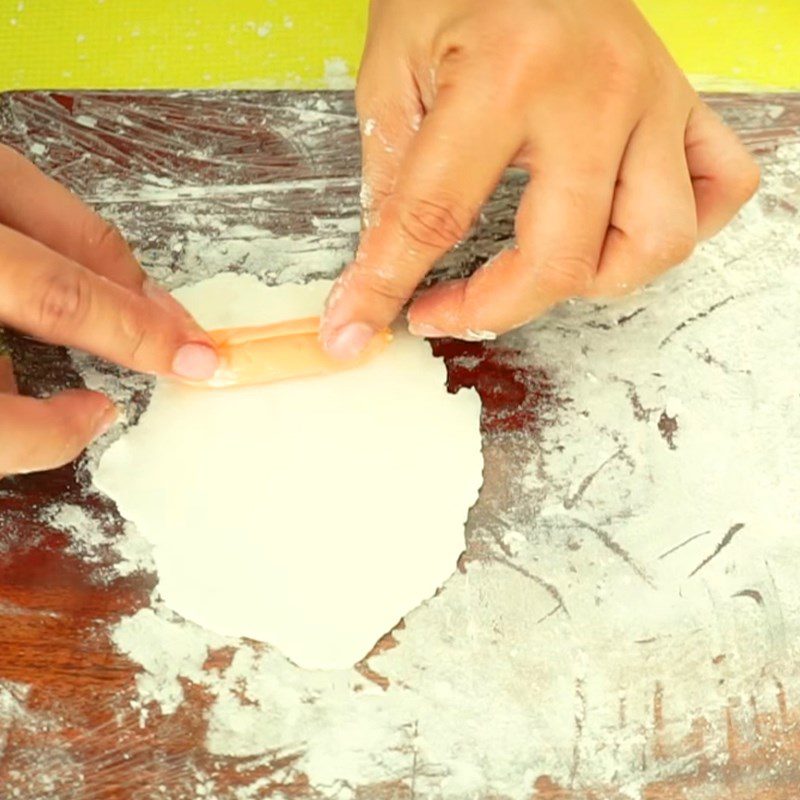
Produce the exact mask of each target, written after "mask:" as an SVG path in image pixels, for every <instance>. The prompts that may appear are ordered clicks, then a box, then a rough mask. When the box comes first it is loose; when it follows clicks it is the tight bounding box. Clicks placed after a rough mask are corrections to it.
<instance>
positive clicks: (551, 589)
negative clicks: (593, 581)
mask: <svg viewBox="0 0 800 800" xmlns="http://www.w3.org/2000/svg"><path fill="white" fill-rule="evenodd" d="M494 560H495V561H496V562H497V563H499V564H504V565H505V566H507V567H508V568H509V569H513V570H514V571H515V572H519V574H520V575H524V576H525V577H526V578H528V579H530V580H532V581H533V582H534V583H535V584H537V585H538V586H541V587H542V589H544V590H545V591H546V592H547V594H549V595H550V597H552V598H553V600H555V601H556V603H558V607H559V608H560V609H561V610H562V611H563V612H564V613H565V614H566V615H567V616H569V611H567V606H566V605H565V603H564V598H563V597H562V596H561V592H559V591H558V589H557V588H556V587H555V586H553V584H552V583H548V582H547V581H546V580H544V578H540V577H539V576H538V575H534V574H533V573H532V572H528V570H527V569H525V567H521V566H520V565H519V564H515V563H514V562H513V561H509V560H508V559H506V558H495V559H494ZM552 613H553V612H550V613H549V614H547V615H546V616H545V617H543V618H542V620H540V621H543V620H545V619H547V617H549V616H552Z"/></svg>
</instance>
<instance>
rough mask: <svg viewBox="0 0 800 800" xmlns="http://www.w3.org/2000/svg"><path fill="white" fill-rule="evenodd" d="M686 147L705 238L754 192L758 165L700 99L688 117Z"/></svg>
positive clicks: (698, 222)
mask: <svg viewBox="0 0 800 800" xmlns="http://www.w3.org/2000/svg"><path fill="white" fill-rule="evenodd" d="M685 148H686V162H687V164H688V167H689V174H690V175H691V179H692V185H693V188H694V197H695V204H696V206H697V228H698V235H699V237H700V238H701V239H707V238H709V237H711V236H713V235H714V234H715V233H717V232H718V231H719V230H721V229H722V228H724V227H725V225H727V224H728V222H730V220H731V219H732V218H733V217H734V215H735V214H736V213H737V212H738V210H739V209H740V208H741V207H742V206H743V205H744V204H745V203H746V202H747V201H748V200H749V199H750V198H751V197H752V196H753V195H754V194H755V192H756V189H758V182H759V170H758V165H757V164H756V162H755V161H754V160H753V158H752V156H751V155H750V154H749V153H748V152H747V150H746V149H745V147H744V145H743V144H742V142H741V140H740V139H739V137H738V136H737V135H736V134H735V133H734V132H733V131H732V130H731V129H730V128H729V127H728V126H727V125H725V123H724V122H723V121H722V120H721V119H720V118H719V117H718V116H717V115H716V114H715V113H714V112H713V111H712V110H711V109H710V108H709V107H708V106H707V105H706V104H705V103H702V102H698V103H697V105H696V106H695V107H694V108H693V109H692V113H691V116H690V117H689V124H688V125H687V127H686V137H685Z"/></svg>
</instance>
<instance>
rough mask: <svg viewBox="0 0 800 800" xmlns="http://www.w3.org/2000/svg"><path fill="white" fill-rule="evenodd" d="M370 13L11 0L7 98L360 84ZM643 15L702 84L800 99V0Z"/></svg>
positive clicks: (668, 6)
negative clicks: (91, 91)
mask: <svg viewBox="0 0 800 800" xmlns="http://www.w3.org/2000/svg"><path fill="white" fill-rule="evenodd" d="M431 1H434V0H431ZM487 2H492V0H487ZM366 6H367V0H329V2H325V0H193V1H191V2H174V1H171V0H62V2H55V1H54V0H0V89H27V88H174V87H181V88H195V87H205V88H208V87H268V88H273V87H291V88H319V87H332V88H336V87H342V86H347V85H352V76H353V75H354V74H355V70H356V68H357V65H358V58H359V53H360V50H361V44H362V41H363V37H364V26H365V17H366ZM640 6H641V8H642V10H643V11H644V12H645V14H646V15H647V16H648V17H649V18H650V20H651V22H652V23H653V25H654V26H655V28H656V30H658V31H659V33H660V34H661V35H662V37H663V38H664V39H665V40H666V42H667V44H668V45H669V47H670V49H671V50H672V52H673V53H674V55H675V56H676V58H677V59H678V61H679V63H680V64H681V66H682V67H683V68H684V69H685V70H686V71H687V72H688V73H689V74H690V75H691V76H692V77H693V79H694V80H695V83H696V84H697V85H700V86H702V87H704V88H719V87H722V88H724V87H730V88H767V89H776V88H793V89H799V88H800V0H760V1H759V0H641V2H640Z"/></svg>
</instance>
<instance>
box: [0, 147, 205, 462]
mask: <svg viewBox="0 0 800 800" xmlns="http://www.w3.org/2000/svg"><path fill="white" fill-rule="evenodd" d="M0 187H2V193H0V325H3V324H5V325H8V326H10V327H13V328H16V329H18V330H20V331H23V332H24V333H27V334H30V335H32V336H35V337H37V338H38V339H42V340H43V341H46V342H51V343H53V344H58V345H66V346H68V347H76V348H80V349H82V350H86V351H88V352H91V353H94V354H95V355H98V356H101V357H103V358H107V359H109V360H111V361H115V362H117V363H119V364H122V365H124V366H126V367H130V368H132V369H135V370H139V371H141V372H149V373H155V374H159V375H174V376H178V377H183V378H191V379H195V380H204V379H207V378H209V377H211V375H212V374H213V373H214V372H215V371H216V369H217V366H218V357H217V354H216V352H215V350H214V348H213V345H212V344H211V340H210V339H209V337H208V336H207V334H206V333H205V332H204V331H203V330H202V329H201V328H200V327H199V326H198V325H197V323H196V322H195V321H194V320H193V319H192V318H191V317H190V316H189V314H188V313H187V312H186V311H185V310H184V309H183V308H182V307H181V306H180V305H179V304H178V303H177V302H176V301H175V300H173V299H172V298H171V297H170V295H169V294H168V293H167V292H166V291H165V290H164V289H162V288H160V287H159V286H157V285H156V284H155V283H153V282H152V281H151V280H150V279H148V278H147V275H146V274H145V272H144V271H143V270H142V268H141V267H140V266H139V264H138V263H137V261H136V259H135V258H134V256H133V254H132V252H131V250H130V248H129V247H128V245H127V244H126V242H125V240H124V239H123V237H122V236H121V235H120V233H119V232H118V231H117V230H116V228H114V227H113V226H112V225H110V224H109V223H108V222H106V221H104V220H103V219H102V218H101V217H100V216H98V215H97V214H96V213H95V212H93V211H92V210H91V209H89V208H88V207H86V206H85V205H84V204H83V203H82V202H81V201H80V200H79V199H78V198H77V197H76V196H75V195H73V194H71V193H70V192H69V191H68V190H67V189H66V188H64V187H63V186H61V185H60V184H58V183H56V182H55V181H53V180H51V179H50V178H48V177H46V176H45V175H43V174H42V173H41V172H40V171H39V170H38V169H37V168H36V167H35V166H34V165H33V164H31V163H30V162H29V161H26V160H25V159H24V158H23V157H22V156H21V155H20V154H19V153H17V152H16V151H14V150H11V149H10V148H8V147H4V146H2V145H0ZM116 417H117V411H116V408H115V407H114V404H113V403H112V402H111V401H110V400H109V399H108V398H107V397H105V396H104V395H102V394H100V393H98V392H92V391H88V390H83V389H81V390H69V391H65V392H61V393H60V394H57V395H54V396H53V397H49V398H47V399H36V398H32V397H21V396H20V395H18V394H17V391H16V384H15V381H14V376H13V371H12V369H11V364H10V360H9V358H8V357H7V356H3V355H2V353H0V477H2V476H3V475H8V474H13V473H23V472H37V471H39V470H45V469H51V468H53V467H57V466H61V465H62V464H66V463H67V462H69V461H71V460H72V459H74V458H75V457H76V456H77V455H78V454H79V453H80V452H81V451H82V450H83V449H84V447H86V445H87V444H89V442H91V441H92V440H93V439H95V438H96V437H97V436H99V435H101V434H102V433H104V432H105V431H106V430H108V428H109V427H110V426H111V425H112V424H113V423H114V421H115V419H116Z"/></svg>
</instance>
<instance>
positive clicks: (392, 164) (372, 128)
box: [356, 57, 423, 227]
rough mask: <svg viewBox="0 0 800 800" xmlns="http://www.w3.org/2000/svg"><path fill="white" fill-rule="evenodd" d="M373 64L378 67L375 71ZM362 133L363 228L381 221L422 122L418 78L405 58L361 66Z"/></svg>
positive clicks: (358, 102) (358, 97)
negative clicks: (379, 215)
mask: <svg viewBox="0 0 800 800" xmlns="http://www.w3.org/2000/svg"><path fill="white" fill-rule="evenodd" d="M373 65H374V66H373ZM356 110H357V111H358V118H359V124H360V130H361V208H362V222H363V226H364V227H370V226H371V225H373V224H374V222H375V221H376V214H377V211H378V209H379V208H380V206H381V204H382V203H383V201H384V200H385V199H386V197H388V195H389V194H391V191H392V189H393V187H394V183H395V178H396V176H397V172H398V170H399V168H400V164H401V163H402V160H403V158H404V156H405V153H406V151H407V149H408V146H409V144H410V142H411V140H412V139H413V138H414V135H415V134H416V132H417V131H418V130H419V126H420V124H421V121H422V116H423V114H422V106H421V104H420V101H419V98H418V95H417V91H416V85H415V83H414V79H413V76H412V75H411V72H410V70H409V69H408V67H407V65H406V63H405V60H404V59H402V58H385V57H384V58H381V59H380V61H379V62H377V63H376V62H375V60H374V59H370V61H369V62H366V61H365V63H363V64H362V68H361V72H360V75H359V80H358V86H357V87H356Z"/></svg>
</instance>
